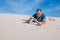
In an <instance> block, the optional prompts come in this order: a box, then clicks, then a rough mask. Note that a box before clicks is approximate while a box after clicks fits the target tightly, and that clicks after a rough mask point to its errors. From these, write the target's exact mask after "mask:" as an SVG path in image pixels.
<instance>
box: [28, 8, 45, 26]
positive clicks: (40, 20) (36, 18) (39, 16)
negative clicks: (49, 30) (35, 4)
mask: <svg viewBox="0 0 60 40" xmlns="http://www.w3.org/2000/svg"><path fill="white" fill-rule="evenodd" d="M28 22H29V23H30V24H31V23H32V22H37V25H39V26H41V25H44V24H46V16H45V14H43V13H42V9H37V10H36V13H35V14H34V15H33V16H32V17H30V18H29V20H28Z"/></svg>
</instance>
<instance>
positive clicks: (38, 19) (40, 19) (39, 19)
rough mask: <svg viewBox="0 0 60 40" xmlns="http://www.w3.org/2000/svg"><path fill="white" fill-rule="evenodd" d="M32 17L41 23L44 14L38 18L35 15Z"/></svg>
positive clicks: (44, 17)
mask: <svg viewBox="0 0 60 40" xmlns="http://www.w3.org/2000/svg"><path fill="white" fill-rule="evenodd" d="M33 17H34V18H35V19H36V20H37V21H38V22H41V21H43V19H46V16H45V14H43V13H42V15H41V16H40V17H39V18H37V15H36V14H34V15H33Z"/></svg>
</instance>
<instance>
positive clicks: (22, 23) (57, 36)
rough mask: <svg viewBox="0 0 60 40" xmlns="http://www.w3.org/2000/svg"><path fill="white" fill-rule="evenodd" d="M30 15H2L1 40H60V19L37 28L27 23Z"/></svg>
mask: <svg viewBox="0 0 60 40" xmlns="http://www.w3.org/2000/svg"><path fill="white" fill-rule="evenodd" d="M29 17H30V16H29V15H21V14H0V40H60V17H54V18H55V21H49V20H48V17H47V24H46V25H43V26H37V25H36V24H35V23H34V24H33V25H31V24H28V23H26V20H27V19H29Z"/></svg>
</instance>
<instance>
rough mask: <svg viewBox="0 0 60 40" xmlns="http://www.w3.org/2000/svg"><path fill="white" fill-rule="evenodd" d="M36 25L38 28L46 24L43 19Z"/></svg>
mask: <svg viewBox="0 0 60 40" xmlns="http://www.w3.org/2000/svg"><path fill="white" fill-rule="evenodd" d="M37 24H38V25H39V26H41V25H45V24H46V19H44V20H43V21H42V22H38V23H37Z"/></svg>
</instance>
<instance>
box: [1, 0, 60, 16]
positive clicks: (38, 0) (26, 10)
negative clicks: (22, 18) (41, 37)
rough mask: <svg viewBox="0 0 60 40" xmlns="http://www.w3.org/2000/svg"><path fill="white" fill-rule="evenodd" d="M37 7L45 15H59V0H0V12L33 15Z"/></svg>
mask: <svg viewBox="0 0 60 40" xmlns="http://www.w3.org/2000/svg"><path fill="white" fill-rule="evenodd" d="M38 8H41V9H42V10H43V13H44V14H46V15H47V16H56V17H60V0H0V13H10V14H27V15H33V14H34V13H36V9H38Z"/></svg>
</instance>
